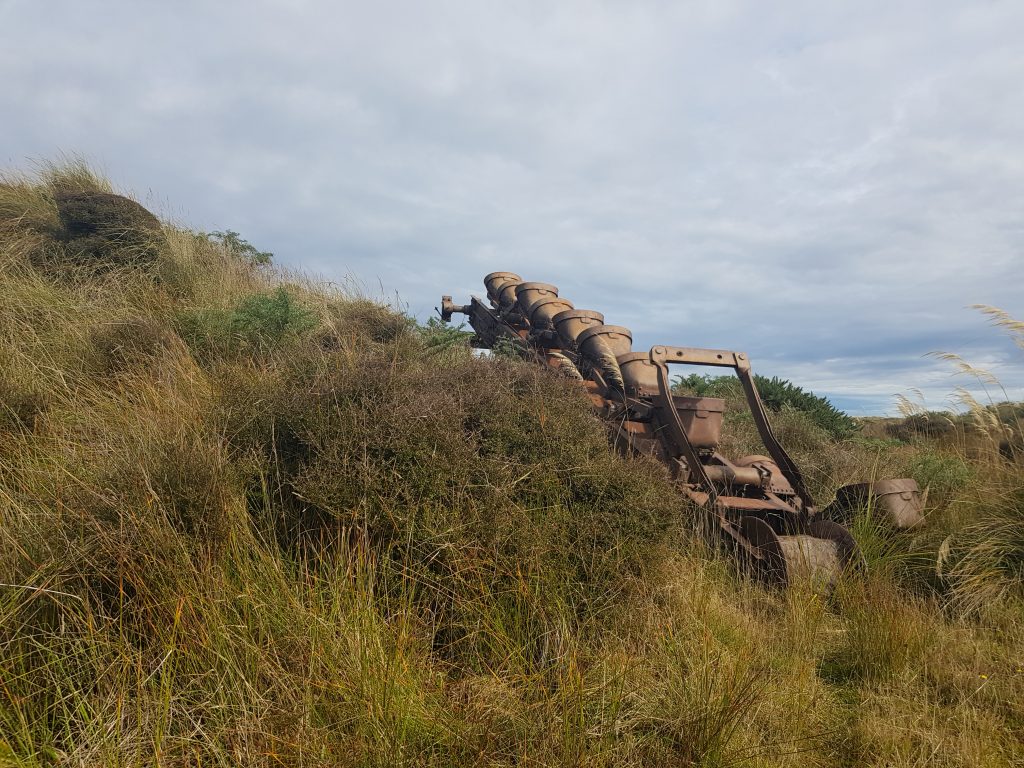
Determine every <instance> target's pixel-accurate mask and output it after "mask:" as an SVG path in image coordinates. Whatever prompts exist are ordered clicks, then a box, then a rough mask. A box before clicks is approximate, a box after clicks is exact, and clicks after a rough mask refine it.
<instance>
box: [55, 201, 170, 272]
mask: <svg viewBox="0 0 1024 768" xmlns="http://www.w3.org/2000/svg"><path fill="white" fill-rule="evenodd" d="M54 200H55V201H56V204H57V213H58V215H59V217H60V223H61V227H62V231H61V233H60V235H61V239H62V240H63V241H64V243H65V253H66V254H67V258H68V259H69V260H70V261H71V262H72V263H74V264H77V265H80V266H84V267H90V268H94V269H97V270H100V271H106V270H109V269H114V268H117V267H124V266H130V267H148V266H151V265H152V264H153V263H154V262H155V261H156V259H157V257H158V256H159V255H160V248H161V243H162V228H161V225H160V220H159V219H157V218H156V216H154V215H153V214H152V213H150V212H149V211H147V210H146V209H145V208H143V207H142V206H141V205H139V204H138V203H136V202H135V201H134V200H130V199H129V198H127V197H123V196H122V195H115V194H112V193H109V192H97V191H63V190H62V191H58V192H56V193H55V194H54Z"/></svg>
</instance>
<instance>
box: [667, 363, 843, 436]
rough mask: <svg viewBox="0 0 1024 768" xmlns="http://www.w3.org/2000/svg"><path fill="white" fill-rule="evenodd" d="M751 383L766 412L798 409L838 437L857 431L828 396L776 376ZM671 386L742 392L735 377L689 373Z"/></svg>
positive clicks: (715, 393)
mask: <svg viewBox="0 0 1024 768" xmlns="http://www.w3.org/2000/svg"><path fill="white" fill-rule="evenodd" d="M754 383H755V384H756V385H757V392H758V394H759V395H760V397H761V402H763V403H764V407H765V408H767V409H768V410H769V411H774V412H776V413H778V412H779V411H782V410H783V409H786V408H789V409H792V410H795V411H799V412H800V413H802V414H804V415H805V416H806V417H807V419H808V420H809V421H810V422H811V423H812V424H814V425H815V426H816V427H819V428H821V429H823V430H824V431H825V432H827V433H828V434H829V435H830V436H831V437H834V438H836V439H838V440H842V439H844V438H847V437H850V436H852V435H853V434H854V433H855V432H856V431H857V422H856V421H854V420H853V419H852V418H850V417H849V416H847V415H846V414H845V413H843V412H842V411H840V410H839V409H838V408H836V407H835V406H834V405H832V403H830V402H829V401H828V398H825V397H821V396H820V395H816V394H814V393H813V392H807V391H805V390H804V389H803V388H802V387H798V386H797V385H796V384H794V383H793V382H791V381H787V380H786V379H780V378H779V377H778V376H772V377H771V378H770V379H769V378H768V377H767V376H761V375H760V374H757V373H755V374H754ZM673 386H674V387H675V388H676V389H677V390H678V391H679V392H681V393H685V394H690V395H694V396H697V397H728V398H733V399H735V398H738V397H740V396H741V394H742V389H741V387H740V383H739V380H738V379H737V378H736V377H735V376H713V375H708V374H700V373H691V374H690V375H689V376H677V377H675V380H674V382H673Z"/></svg>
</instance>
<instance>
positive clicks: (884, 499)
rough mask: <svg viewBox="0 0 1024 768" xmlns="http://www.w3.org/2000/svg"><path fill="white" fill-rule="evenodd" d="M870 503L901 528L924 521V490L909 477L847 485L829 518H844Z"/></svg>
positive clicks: (839, 495)
mask: <svg viewBox="0 0 1024 768" xmlns="http://www.w3.org/2000/svg"><path fill="white" fill-rule="evenodd" d="M867 506H871V507H872V508H873V509H874V510H875V513H876V514H879V515H881V517H882V519H884V520H885V521H886V522H887V523H888V524H889V525H891V526H892V527H893V528H896V529H898V530H906V529H908V528H916V527H917V526H919V525H921V524H922V523H923V522H924V515H923V514H922V511H923V510H922V506H923V505H922V503H921V489H920V488H919V487H918V485H917V482H916V481H914V480H910V479H907V478H903V479H899V480H879V481H878V482H876V483H873V484H872V483H853V484H852V485H844V486H843V487H842V488H840V489H839V491H838V492H837V493H836V500H835V501H834V502H833V503H832V504H831V505H829V507H828V509H827V510H826V512H827V514H828V516H829V517H834V518H837V519H840V520H842V519H847V518H849V517H850V516H851V514H852V513H853V511H854V510H856V509H858V508H860V507H867Z"/></svg>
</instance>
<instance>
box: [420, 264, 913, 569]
mask: <svg viewBox="0 0 1024 768" xmlns="http://www.w3.org/2000/svg"><path fill="white" fill-rule="evenodd" d="M484 285H485V287H486V289H487V300H486V302H487V303H485V302H484V300H481V299H479V298H477V297H473V298H472V299H471V300H470V303H469V304H454V303H452V298H451V296H444V297H443V298H442V301H441V310H440V314H441V318H442V319H443V320H444V321H446V322H447V321H449V320H451V318H452V315H453V314H455V313H460V314H465V315H466V316H467V317H468V318H469V324H470V325H471V326H472V328H473V331H474V338H473V343H474V346H477V347H479V348H484V349H490V348H493V347H494V346H495V345H496V344H497V343H498V342H499V341H501V340H504V342H505V343H511V344H512V345H514V346H515V347H517V348H518V349H519V350H520V352H521V353H522V354H523V355H524V356H525V357H528V358H530V359H533V360H535V361H536V362H537V363H538V364H541V365H545V366H547V367H549V368H552V369H554V370H557V371H559V372H560V373H563V374H565V375H566V376H569V377H571V378H574V379H577V380H579V381H580V382H581V386H583V387H585V388H586V391H587V393H588V395H589V396H590V400H591V402H592V403H593V406H594V410H595V412H596V414H597V415H598V416H599V417H600V418H601V419H603V420H604V422H605V424H606V425H607V427H608V432H609V438H610V440H611V442H612V444H613V445H614V446H615V447H616V448H617V449H618V450H620V451H622V452H624V453H635V454H645V455H648V456H652V457H654V458H655V459H657V460H658V461H661V462H662V463H664V464H665V465H666V466H667V467H668V468H669V470H670V472H671V474H672V478H673V481H674V483H675V485H676V488H677V490H678V491H679V493H680V494H681V496H683V497H684V498H686V499H688V500H689V501H690V502H692V505H690V506H687V507H686V509H689V510H693V509H697V510H699V514H703V515H704V516H705V517H706V518H707V521H709V522H710V523H711V524H710V525H708V526H705V529H706V530H710V531H713V532H714V537H715V538H716V540H718V541H720V542H722V543H724V544H725V545H726V546H728V548H729V549H730V550H731V551H732V552H733V553H734V554H735V555H736V557H737V559H738V561H739V562H740V563H741V564H742V566H743V568H744V569H745V570H746V571H747V572H749V573H751V574H753V575H755V576H757V577H759V578H763V579H765V580H766V581H769V582H771V583H775V584H779V585H783V586H787V585H791V584H793V583H795V582H805V581H809V582H812V583H814V584H816V585H826V586H829V585H832V584H834V583H835V580H836V578H837V577H838V576H839V574H840V573H841V572H842V571H843V570H844V569H846V568H850V567H852V566H855V565H857V564H859V563H860V562H861V561H862V557H861V555H860V553H859V551H858V549H857V545H856V542H855V541H854V539H853V536H852V535H851V534H850V532H849V530H848V529H847V528H846V527H845V525H844V522H845V521H846V520H847V518H848V514H849V511H850V510H853V509H856V508H863V507H867V508H868V509H875V510H878V514H879V515H880V516H881V518H882V519H884V520H886V521H887V522H888V523H889V524H890V525H891V526H893V527H894V528H910V527H914V526H917V525H920V524H921V522H922V521H923V517H922V516H921V497H920V492H919V490H918V487H917V484H916V483H915V482H914V481H913V480H881V481H877V482H874V483H857V484H853V485H848V486H845V487H843V488H842V489H840V492H839V494H838V497H837V499H836V502H835V503H834V504H832V505H830V506H829V507H828V508H827V509H826V510H825V511H824V513H821V512H819V509H818V507H817V506H816V504H815V502H814V499H812V498H811V495H810V493H809V492H808V490H807V486H806V484H805V482H804V479H803V476H802V475H801V474H800V470H799V468H798V467H797V466H796V463H795V462H794V461H793V459H792V458H791V457H790V456H789V454H788V453H786V450H785V448H783V446H782V444H781V443H780V442H779V441H778V439H777V438H776V437H775V434H774V432H773V431H772V427H771V424H770V422H769V420H768V415H767V413H766V411H765V408H764V405H763V404H762V402H761V398H760V395H759V394H758V392H757V387H756V385H755V383H754V377H753V374H752V372H751V368H750V360H749V359H748V358H747V356H746V355H745V354H744V353H742V352H734V351H732V350H725V349H700V348H694V347H670V346H656V347H652V348H651V349H650V350H648V351H632V343H633V335H632V333H631V332H630V330H629V329H628V328H624V327H622V326H617V325H606V324H605V317H604V315H603V314H601V313H600V312H595V311H593V310H587V309H575V308H574V307H573V304H572V302H570V301H568V300H567V299H566V298H564V297H562V296H559V293H558V288H557V287H555V286H554V285H551V284H548V283H538V282H524V281H523V279H522V278H521V277H520V276H519V275H517V274H515V273H512V272H492V273H491V274H489V275H487V277H486V278H485V279H484ZM672 366H710V367H715V368H724V369H729V370H731V371H732V372H733V373H734V374H735V375H736V376H737V377H738V378H739V380H740V383H741V385H742V387H743V393H744V396H745V398H746V403H747V407H748V408H749V410H750V413H751V415H752V417H753V420H754V423H755V425H756V426H757V430H758V433H759V435H760V437H761V442H762V443H763V444H764V447H765V450H766V452H767V455H764V456H761V455H756V456H744V457H740V458H737V459H729V458H727V457H726V456H724V455H723V454H722V453H720V452H719V450H718V448H719V443H720V439H721V432H722V419H723V414H724V410H725V402H724V401H723V400H720V399H717V398H709V397H700V398H694V397H681V396H679V395H674V394H673V393H672V386H671V379H670V373H669V371H670V367H672ZM690 513H691V514H692V511H691V512H690Z"/></svg>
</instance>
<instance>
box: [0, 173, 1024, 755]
mask: <svg viewBox="0 0 1024 768" xmlns="http://www.w3.org/2000/svg"><path fill="white" fill-rule="evenodd" d="M62 190H63V191H74V192H77V193H89V192H102V193H108V194H109V193H111V192H112V191H113V190H112V187H111V186H110V184H109V183H107V182H106V181H104V180H102V179H100V178H97V177H96V176H95V174H93V173H92V172H91V171H90V170H89V169H88V168H86V167H85V166H84V165H82V164H77V163H72V164H70V165H53V166H45V167H43V168H42V169H41V170H40V172H39V174H38V175H36V176H31V177H24V176H23V177H16V178H11V177H7V178H6V179H5V181H4V182H3V183H2V184H0V286H2V291H3V296H4V301H3V302H0V439H2V440H3V446H4V449H3V451H2V452H0V585H2V586H0V762H7V763H11V764H15V765H26V766H45V765H55V764H62V765H118V766H121V765H169V766H174V765H201V764H202V765H267V766H270V765H289V766H290V765H323V766H334V765H389V766H390V765H487V766H498V765H565V766H568V765H573V766H576V765H588V766H589V765H599V766H600V765H604V766H633V765H636V766H638V765H652V764H670V765H708V766H711V765H716V766H723V765H766V766H767V765H792V766H798V765H799V766H804V765H812V766H814V765H820V766H831V765H854V764H857V765H859V764H874V765H933V764H937V765H946V764H948V765H970V766H983V765H984V766H989V765H1013V764H1020V762H1021V760H1022V759H1024V744H1022V742H1021V739H1020V737H1019V733H1021V732H1022V731H1024V717H1022V712H1024V709H1022V703H1024V672H1022V670H1021V669H1020V648H1021V647H1024V621H1022V619H1021V602H1020V595H1019V585H1020V579H1019V575H1016V576H1015V575H1014V574H1015V573H1016V572H1015V571H1014V567H1015V566H1013V565H1012V563H1014V562H1016V561H1014V560H1013V558H1014V557H1016V556H1017V554H1019V553H1018V549H1019V544H1018V543H1017V539H1016V538H1014V537H1015V535H1016V532H1017V529H1016V528H1014V527H1013V521H1014V520H1015V518H1014V517H1012V515H1013V514H1016V512H1015V511H1014V510H1017V509H1018V508H1017V506H1014V505H1015V504H1017V503H1018V502H1019V496H1015V495H1014V494H1015V493H1016V491H1015V489H1019V479H1020V473H1019V469H1018V468H1015V467H1014V466H1013V465H1010V464H1008V463H1007V462H1006V461H1004V460H1002V459H998V458H996V455H997V452H996V453H995V454H993V453H992V452H990V453H989V454H986V455H987V456H988V458H980V457H978V456H970V457H968V456H966V455H964V454H963V453H962V452H961V451H960V450H959V446H958V444H952V445H950V444H947V443H941V442H936V441H935V440H932V441H931V442H927V441H925V440H922V439H915V440H914V441H910V442H905V441H897V440H894V439H888V440H880V439H873V438H864V437H857V438H853V439H851V440H845V441H839V442H837V441H835V440H833V439H832V438H830V437H828V436H827V435H826V434H825V433H824V432H822V431H821V429H820V428H818V427H816V426H815V425H814V424H812V423H810V422H809V421H808V420H807V419H806V417H804V416H803V415H802V414H801V413H799V412H797V411H793V410H787V409H786V408H782V410H781V411H780V412H779V413H778V414H777V416H776V418H775V421H776V427H777V431H778V432H779V433H780V434H781V436H782V439H783V440H784V441H785V442H786V443H787V445H789V446H790V447H791V448H792V449H793V452H794V454H796V456H797V457H798V459H799V461H800V463H801V465H802V466H804V467H806V468H807V472H808V476H809V478H810V479H811V482H812V485H813V487H814V490H815V492H816V493H817V494H818V495H819V496H820V497H821V500H822V501H827V500H828V498H829V495H830V494H831V493H832V492H834V490H835V488H836V487H838V486H839V485H841V484H843V483H845V482H849V481H852V480H855V479H862V478H870V477H876V476H878V477H880V476H882V475H891V474H903V473H904V472H908V471H909V472H911V473H912V474H914V476H915V477H917V479H918V480H919V481H920V482H922V484H925V485H927V486H928V487H929V502H928V507H929V509H928V514H929V520H930V523H931V527H930V528H929V529H928V531H926V532H924V533H915V534H910V535H894V534H892V533H891V532H887V531H885V530H884V529H882V528H880V527H879V526H878V525H877V521H874V520H873V519H872V518H871V513H870V510H865V511H863V514H861V515H860V516H859V517H858V519H857V520H856V521H855V532H856V534H857V535H858V537H859V538H860V539H861V541H862V544H863V545H864V548H865V550H866V551H867V552H868V553H869V569H868V574H867V576H866V577H865V578H860V579H856V580H851V581H850V582H849V583H844V584H842V585H841V587H840V589H839V590H837V592H836V594H835V595H833V596H831V597H825V596H822V595H820V594H813V593H811V592H804V591H802V590H800V589H794V590H791V591H790V592H788V593H785V594H779V593H774V592H769V591H766V590H764V589H762V588H761V587H759V586H757V585H754V584H751V583H749V582H747V581H744V580H743V579H741V578H740V577H739V576H737V575H736V573H735V572H734V570H733V569H732V568H731V567H730V566H729V564H728V562H727V561H726V560H724V559H723V558H721V557H720V556H719V555H718V554H717V553H715V552H712V551H709V550H708V549H707V547H706V546H705V545H703V544H702V543H701V542H700V541H698V540H696V539H695V538H694V537H693V535H692V534H691V533H690V530H689V526H688V525H687V524H686V520H687V514H688V513H687V510H686V508H685V506H684V505H683V504H682V502H681V501H680V500H679V498H678V497H677V496H676V495H675V494H674V492H673V491H672V489H671V487H670V485H669V484H668V482H667V479H666V477H665V475H664V473H663V471H662V469H661V468H660V467H659V466H656V465H653V464H650V463H647V462H644V461H640V460H625V459H622V458H620V457H617V456H616V455H614V454H613V452H611V451H610V450H609V449H608V446H607V443H606V439H605V435H604V433H603V431H602V428H601V427H600V425H599V424H597V423H596V422H595V421H594V420H593V419H592V418H591V417H590V415H589V413H588V409H587V404H586V400H585V398H584V397H583V396H582V395H581V393H580V392H579V391H578V389H577V388H576V386H575V384H574V383H573V382H571V381H568V380H565V379H559V378H556V377H554V376H551V375H548V374H546V373H544V372H542V371H539V370H536V369H534V368H533V367H531V366H528V365H524V364H522V363H520V362H517V361H515V360H512V359H504V358H501V357H494V358H491V359H479V358H476V357H474V356H473V355H471V354H470V353H469V351H468V349H466V348H465V347H464V346H462V345H461V343H460V340H459V337H458V336H457V335H453V334H445V333H443V332H442V331H440V330H439V329H437V328H430V327H428V328H419V327H417V326H416V324H415V323H414V322H412V321H411V320H410V319H409V318H407V317H404V316H402V315H401V314H399V313H396V312H394V311H393V310H391V309H389V308H387V307H383V306H381V305H379V304H376V303H373V302H370V301H368V300H366V299H364V298H361V297H359V296H358V295H354V294H349V293H345V292H342V291H339V290H337V289H335V288H331V287H327V286H324V285H321V284H317V283H314V282H312V281H309V280H306V279H304V278H302V277H301V276H296V275H293V274H286V273H284V272H281V271H276V270H274V269H273V268H272V267H269V266H267V265H265V264H262V263H260V260H257V259H252V258H247V257H244V256H245V255H244V254H240V253H239V252H237V249H235V250H233V249H232V247H231V246H230V243H227V242H226V241H225V239H224V238H223V237H220V238H218V237H207V236H203V235H201V234H197V233H193V232H188V231H185V230H182V229H180V228H176V227H174V226H171V225H168V224H164V225H163V226H162V232H161V237H160V238H158V239H156V240H155V241H154V242H155V244H156V245H155V248H156V250H155V251H154V254H153V258H151V259H149V260H144V261H140V260H137V259H136V260H128V261H125V260H124V259H121V258H119V256H118V254H117V252H116V249H115V250H113V251H111V250H108V249H107V246H106V244H100V245H99V246H97V247H96V248H94V249H93V250H92V251H91V253H92V256H91V257H90V259H91V261H90V262H89V263H82V261H81V259H80V258H79V257H78V256H75V258H69V257H68V256H69V254H68V251H67V248H68V242H67V241H66V240H65V239H64V235H63V234H62V232H61V226H62V225H61V220H60V216H59V211H58V208H57V203H56V195H57V193H58V192H60V191H62ZM111 254H113V255H111ZM79 256H80V252H79ZM107 256H110V258H109V259H108V260H107V261H103V259H105V258H107ZM97 260H98V261H97ZM734 405H735V404H734ZM727 426H728V435H727V440H728V441H729V445H728V448H729V450H730V452H733V451H734V452H735V453H737V454H741V453H751V452H760V448H759V447H758V446H756V445H754V444H753V442H754V441H753V432H752V425H751V424H749V423H748V422H747V421H745V420H744V417H743V416H742V415H740V413H739V410H738V409H737V408H735V407H733V408H732V409H731V411H730V414H729V417H728V425H727ZM748 446H749V449H748ZM986 462H987V463H986ZM1000 462H1001V463H1000ZM1015 484H1016V485H1015ZM990 492H991V493H990ZM985 493H990V495H989V496H987V497H985V498H988V499H990V501H987V502H984V503H979V499H981V498H983V495H984V494H985ZM999 516H1003V517H999ZM997 519H1001V520H1004V521H1005V525H1004V526H1003V527H1000V526H999V525H994V524H992V521H994V520H997ZM1015 553H1017V554H1015ZM993 574H995V575H993ZM972 580H973V581H972ZM970 596H973V597H972V599H973V603H972V602H971V600H968V597H970ZM979 604H983V607H984V610H981V608H980V607H979Z"/></svg>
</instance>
